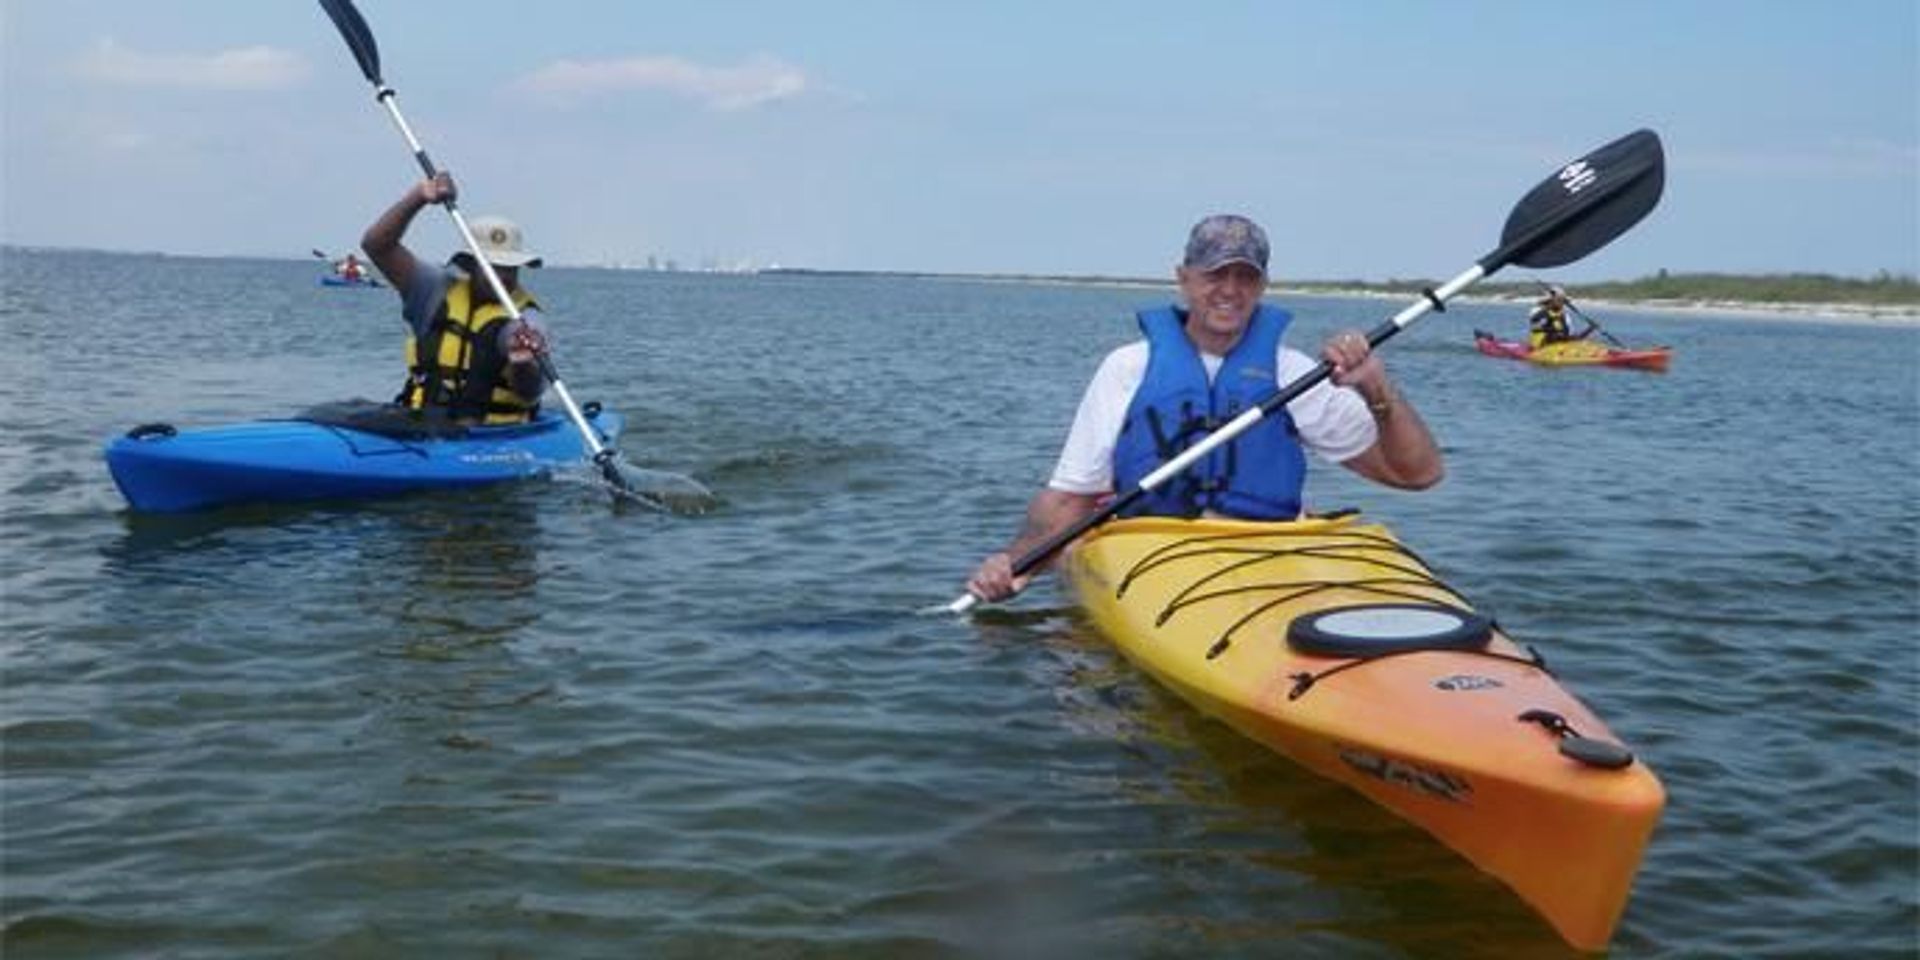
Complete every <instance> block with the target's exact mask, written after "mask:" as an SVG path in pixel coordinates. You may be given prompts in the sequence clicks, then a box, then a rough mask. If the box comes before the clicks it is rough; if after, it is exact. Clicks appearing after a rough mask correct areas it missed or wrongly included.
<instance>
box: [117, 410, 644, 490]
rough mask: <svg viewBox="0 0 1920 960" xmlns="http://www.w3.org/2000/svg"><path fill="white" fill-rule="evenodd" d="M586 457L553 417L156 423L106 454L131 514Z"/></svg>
mask: <svg viewBox="0 0 1920 960" xmlns="http://www.w3.org/2000/svg"><path fill="white" fill-rule="evenodd" d="M366 406H367V407H370V408H376V409H377V408H387V409H392V410H398V408H391V407H389V405H386V404H368V405H366ZM585 413H586V416H587V421H588V423H589V425H591V426H592V427H593V428H594V429H595V430H596V431H597V432H598V434H599V440H600V442H601V444H602V445H606V446H611V445H612V443H613V440H614V438H615V437H616V436H618V435H619V433H620V428H621V426H622V420H621V417H620V415H619V414H617V413H614V412H612V411H606V410H601V409H600V408H599V405H598V404H588V405H587V407H586V410H585ZM395 420H400V421H401V423H400V424H399V425H397V426H396V425H394V421H395ZM586 456H587V449H586V444H585V442H584V441H583V440H582V438H581V436H580V431H579V430H578V429H577V428H576V427H575V426H574V425H573V422H572V421H571V420H569V419H567V418H566V416H564V415H562V414H560V413H557V412H553V411H543V412H541V413H540V414H539V415H538V416H537V417H536V418H535V419H534V420H533V421H532V422H530V423H524V424H513V425H506V426H494V427H481V426H472V427H457V426H451V425H440V426H439V427H436V428H433V429H428V428H426V427H425V426H421V425H417V424H416V426H415V427H414V428H413V429H411V430H409V429H405V421H404V417H400V416H395V415H388V416H386V417H385V423H382V422H381V421H380V420H379V419H377V418H376V417H373V416H368V415H366V414H365V413H364V412H361V413H359V414H355V415H353V416H339V417H322V418H320V419H289V420H256V421H252V422H248V423H239V424H231V425H227V426H216V427H203V428H193V429H175V428H174V427H173V426H171V425H169V424H164V423H158V424H146V425H144V426H140V427H136V428H134V429H133V430H130V431H128V432H127V434H126V435H125V436H121V437H117V438H115V439H114V440H112V441H110V442H109V443H108V444H107V448H106V458H107V468H108V470H109V471H110V472H111V473H112V474H113V481H114V483H115V484H116V485H118V486H119V488H120V492H121V493H122V494H124V495H125V496H126V498H127V503H128V504H129V505H131V506H132V507H133V509H134V510H136V511H139V512H142V513H181V512H186V511H191V510H205V509H210V508H213V507H220V506H227V505H231V504H240V503H262V502H284V501H297V500H322V499H343V498H362V497H381V496H390V495H393V494H401V493H410V492H414V491H419V490H434V489H454V488H461V487H471V486H476V485H480V484H489V483H499V482H501V481H505V480H517V479H520V478H523V477H531V476H536V475H539V474H543V473H546V472H548V471H550V470H552V469H554V468H556V467H559V466H563V465H566V464H570V463H575V462H579V461H582V460H583V459H584V458H585V457H586Z"/></svg>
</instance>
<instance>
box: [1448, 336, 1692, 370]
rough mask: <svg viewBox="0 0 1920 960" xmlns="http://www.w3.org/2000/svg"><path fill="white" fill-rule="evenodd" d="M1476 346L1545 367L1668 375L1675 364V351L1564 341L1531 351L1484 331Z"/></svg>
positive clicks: (1485, 352) (1476, 339)
mask: <svg viewBox="0 0 1920 960" xmlns="http://www.w3.org/2000/svg"><path fill="white" fill-rule="evenodd" d="M1473 345H1474V347H1476V348H1477V349H1479V351H1480V352H1481V353H1484V354H1486V355H1487V356H1489V357H1505V358H1506V359H1509V360H1525V361H1527V362H1528V363H1535V364H1539V365H1540V366H1543V367H1631V368H1633V369H1636V370H1651V371H1654V372H1656V373H1665V372H1666V370H1667V366H1668V365H1669V364H1671V363H1672V362H1673V348H1672V347H1643V348H1639V349H1625V350H1623V349H1619V348H1615V347H1608V346H1605V345H1602V344H1598V343H1594V342H1593V341H1591V340H1562V341H1560V342H1558V343H1549V344H1546V345H1544V346H1539V347H1530V346H1528V345H1527V344H1524V343H1521V342H1519V341H1515V340H1502V339H1500V338H1499V337H1496V336H1494V335H1493V334H1491V333H1488V332H1486V331H1484V330H1476V331H1474V334H1473Z"/></svg>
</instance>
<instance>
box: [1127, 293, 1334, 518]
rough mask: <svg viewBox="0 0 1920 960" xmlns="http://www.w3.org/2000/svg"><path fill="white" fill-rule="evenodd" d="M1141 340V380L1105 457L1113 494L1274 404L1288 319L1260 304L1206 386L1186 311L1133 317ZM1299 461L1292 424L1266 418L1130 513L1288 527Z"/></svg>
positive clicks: (1301, 470)
mask: <svg viewBox="0 0 1920 960" xmlns="http://www.w3.org/2000/svg"><path fill="white" fill-rule="evenodd" d="M1139 318H1140V330H1141V331H1142V332H1143V333H1145V334H1146V335H1147V372H1146V376H1145V377H1143V378H1142V379H1141V381H1140V388H1139V390H1137V391H1136V392H1135V393H1134V395H1133V402H1132V404H1130V405H1129V406H1128V407H1127V419H1126V422H1125V424H1124V425H1123V426H1122V427H1121V428H1120V439H1119V441H1118V442H1117V443H1116V444H1115V445H1114V449H1113V482H1114V489H1115V490H1117V491H1119V492H1120V493H1122V494H1124V493H1127V492H1129V491H1131V490H1133V489H1134V488H1135V487H1137V486H1139V485H1140V481H1141V480H1142V479H1144V478H1145V477H1146V476H1147V474H1149V473H1152V472H1153V471H1154V470H1156V469H1158V468H1159V467H1160V466H1161V465H1162V464H1164V463H1166V462H1167V461H1168V460H1171V459H1173V458H1174V457H1175V456H1177V455H1179V454H1180V453H1181V452H1182V451H1184V450H1186V449H1187V448H1188V447H1190V446H1193V445H1194V444H1195V443H1198V442H1199V441H1200V440H1201V439H1203V438H1205V437H1206V436H1207V434H1209V433H1212V432H1213V431H1214V430H1216V429H1218V428H1219V427H1221V426H1224V425H1225V424H1226V423H1227V422H1228V421H1230V420H1232V419H1233V418H1234V417H1236V416H1239V415H1240V414H1241V413H1242V412H1244V411H1245V410H1246V409H1247V408H1249V407H1255V406H1259V404H1260V401H1262V400H1265V399H1267V398H1268V397H1271V396H1273V394H1274V391H1275V390H1276V389H1278V387H1277V386H1276V375H1277V371H1275V370H1274V368H1273V365H1274V362H1275V359H1276V357H1277V354H1278V351H1279V347H1280V335H1281V333H1282V332H1284V331H1285V330H1286V328H1287V322H1288V321H1290V320H1292V319H1293V315H1292V314H1289V313H1288V312H1286V311H1285V310H1281V309H1279V308H1277V307H1269V306H1266V305H1262V306H1260V307H1259V308H1258V309H1256V310H1255V311H1254V313H1253V318H1252V319H1251V320H1250V321H1248V323H1247V329H1246V331H1245V332H1244V333H1242V334H1241V335H1240V342H1239V343H1238V344H1236V345H1234V348H1233V351H1232V352H1230V353H1228V354H1227V357H1226V360H1225V361H1224V362H1223V363H1221V365H1220V373H1219V375H1218V376H1216V377H1215V379H1214V381H1213V383H1212V384H1211V385H1209V384H1208V383H1207V370H1206V367H1205V366H1204V365H1203V364H1202V363H1201V360H1200V351H1199V350H1197V349H1196V348H1195V347H1194V345H1193V341H1191V340H1189V339H1187V333H1186V319H1187V312H1186V311H1184V310H1180V309H1178V308H1172V307H1161V308H1159V309H1155V310H1143V311H1141V312H1140V314H1139ZM1306 476H1307V458H1306V453H1305V451H1303V450H1302V449H1301V448H1300V441H1299V439H1298V430H1297V429H1296V428H1295V427H1294V424H1293V417H1292V416H1290V415H1289V414H1288V413H1287V412H1286V410H1285V409H1284V408H1282V409H1281V410H1280V411H1279V412H1277V413H1271V414H1268V415H1267V416H1266V417H1264V418H1263V419H1261V420H1260V422H1258V423H1256V424H1254V425H1253V427H1252V428H1251V429H1249V430H1247V431H1246V432H1245V433H1242V434H1241V435H1240V436H1238V437H1235V438H1234V439H1233V442H1231V443H1228V444H1226V445H1224V446H1222V447H1220V448H1219V449H1217V450H1215V451H1213V452H1212V453H1209V454H1207V455H1206V456H1205V457H1204V458H1202V459H1201V460H1200V461H1199V462H1198V463H1195V464H1194V465H1193V466H1191V467H1189V468H1187V470H1185V471H1184V472H1182V473H1181V474H1180V475H1178V476H1175V477H1172V478H1170V479H1168V480H1167V481H1166V482H1164V483H1162V484H1161V485H1160V487H1159V489H1157V490H1152V491H1149V492H1148V493H1146V494H1145V495H1144V496H1142V497H1141V498H1140V499H1139V500H1138V501H1136V503H1135V504H1134V506H1133V507H1132V508H1130V509H1129V510H1128V511H1127V512H1128V513H1129V514H1133V515H1140V514H1146V515H1151V516H1168V517H1194V516H1199V515H1200V513H1201V512H1202V511H1205V510H1212V511H1213V512H1215V513H1220V514H1225V515H1227V516H1230V517H1241V518H1244V519H1249V520H1292V519H1294V518H1295V517H1298V516H1299V515H1300V490H1301V487H1302V485H1303V484H1304V483H1305V481H1306Z"/></svg>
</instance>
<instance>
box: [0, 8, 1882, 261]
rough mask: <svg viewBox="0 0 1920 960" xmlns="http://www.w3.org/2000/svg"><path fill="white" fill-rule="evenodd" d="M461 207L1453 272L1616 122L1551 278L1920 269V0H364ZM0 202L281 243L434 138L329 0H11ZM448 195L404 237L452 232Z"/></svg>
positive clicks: (68, 237) (308, 238) (331, 221)
mask: <svg viewBox="0 0 1920 960" xmlns="http://www.w3.org/2000/svg"><path fill="white" fill-rule="evenodd" d="M358 5H359V8H360V10H361V12H362V13H363V14H364V15H365V16H366V18H367V20H368V22H369V24H370V25H371V27H372V29H373V32H374V35H375V36H376V38H377V39H378V41H379V44H380V50H381V55H382V63H383V67H384V73H385V75H386V80H387V82H388V83H390V84H391V85H393V87H394V88H395V89H396V90H397V91H398V92H399V101H398V102H399V104H400V106H401V109H402V110H403V112H404V113H405V114H406V117H407V119H408V121H409V122H410V123H411V124H412V125H413V127H414V129H415V131H416V133H418V135H419V136H420V137H421V139H422V140H423V141H424V142H425V144H426V146H427V148H428V150H429V151H430V152H431V153H432V155H433V156H434V158H435V159H436V160H438V161H439V162H441V163H442V164H443V165H444V166H446V167H448V168H450V169H452V170H453V171H454V173H455V175H456V176H457V177H459V178H460V181H461V184H462V186H463V189H464V195H463V198H462V205H463V207H464V209H466V210H467V212H468V213H469V214H481V213H502V214H506V215H508V216H512V217H514V218H515V219H517V220H519V221H520V222H521V224H522V225H523V226H524V227H525V229H526V232H527V236H528V240H529V243H530V244H532V245H533V246H535V247H536V248H538V249H539V250H541V251H542V252H544V253H546V254H548V255H549V257H550V259H552V260H554V261H557V262H571V263H592V262H613V261H628V262H632V261H644V260H645V259H646V258H647V256H649V255H656V256H660V257H672V258H675V259H677V260H679V261H680V262H682V263H684V264H687V265H698V264H700V263H702V262H703V261H706V260H709V259H712V260H717V261H722V262H737V261H751V262H753V263H756V264H760V265H766V264H771V263H778V264H782V265H788V266H805V267H817V268H829V269H883V270H926V271H939V272H1022V273H1063V274H1107V275H1128V276H1164V275H1166V274H1167V273H1168V272H1169V271H1170V269H1171V266H1172V263H1173V262H1174V260H1175V259H1176V258H1177V257H1178V255H1179V249H1180V245H1181V243H1182V241H1183V239H1184V236H1185V233H1186V230H1187V228H1188V226H1190V225H1191V224H1192V222H1193V221H1194V220H1196V219H1198V218H1199V217H1200V216H1202V215H1205V214H1208V213H1213V212H1218V211H1238V212H1243V213H1246V214H1249V215H1251V216H1253V217H1254V218H1256V219H1258V220H1259V221H1261V222H1262V223H1263V224H1264V225H1265V226H1266V227H1267V228H1268V231H1269V233H1270V234H1271V235H1272V238H1273V242H1274V251H1275V252H1274V265H1273V272H1274V274H1275V275H1276V277H1278V278H1281V279H1285V278H1289V277H1292V278H1302V279H1342V278H1364V279H1385V278H1389V277H1413V276H1428V277H1444V276H1451V275H1452V274H1454V273H1455V272H1457V271H1458V270H1460V269H1462V268H1463V267H1465V266H1466V265H1467V264H1469V263H1470V262H1472V261H1473V260H1474V259H1476V258H1477V257H1479V256H1480V255H1482V254H1484V253H1486V252H1487V251H1488V250H1490V249H1491V248H1492V247H1493V246H1494V245H1495V242H1496V240H1497V237H1498V232H1499V229H1500V225H1501V223H1502V222H1503V221H1504V220H1505V218H1506V214H1507V212H1508V210H1509V209H1511V207H1512V205H1513V204H1514V203H1515V202H1516V201H1517V200H1518V199H1519V198H1520V197H1521V196H1522V195H1523V194H1524V193H1525V192H1526V191H1527V190H1528V189H1529V188H1530V187H1532V186H1533V185H1534V184H1535V183H1537V182H1538V181H1539V180H1541V179H1543V178H1544V177H1546V176H1547V175H1548V174H1549V173H1551V172H1552V171H1553V170H1554V169H1555V168H1556V167H1557V166H1558V165H1560V164H1561V163H1563V162H1565V161H1566V160H1569V159H1571V158H1573V157H1575V156H1578V155H1580V154H1582V153H1584V152H1586V151H1587V150H1589V149H1591V148H1593V147H1595V146H1598V145H1599V144H1601V143H1603V142H1606V141H1608V140H1611V139H1612V138H1614V137H1616V136H1618V135H1621V134H1624V133H1626V132H1628V131H1630V130H1633V129H1636V128H1638V127H1643V126H1645V127H1651V128H1653V129H1655V130H1657V131H1658V132H1659V133H1660V134H1661V136H1662V138H1663V140H1664V141H1665V144H1666V148H1667V153H1668V163H1669V166H1668V174H1667V176H1668V185H1667V195H1666V198H1665V200H1663V201H1662V204H1661V206H1660V208H1659V209H1657V210H1655V211H1654V213H1653V214H1652V216H1651V217H1650V218H1649V219H1648V220H1647V221H1646V222H1645V223H1643V224H1642V225H1641V226H1640V227H1638V228H1636V229H1635V230H1634V231H1633V232H1631V233H1629V234H1627V235H1626V236H1625V237H1623V238H1622V239H1621V240H1619V241H1617V242H1616V243H1615V244H1614V245H1613V246H1611V247H1609V248H1608V249H1606V250H1604V251H1601V252H1600V253H1599V254H1596V255H1595V256H1593V257H1591V258H1589V259H1588V260H1586V261H1583V262H1582V263H1579V264H1576V265H1573V266H1571V267H1567V268H1563V269H1562V270H1560V271H1558V272H1556V274H1555V275H1556V276H1559V277H1563V278H1566V279H1575V280H1578V279H1598V278H1616V277H1617V278H1625V277H1633V276H1639V275H1642V274H1645V273H1650V272H1652V271H1654V270H1658V269H1661V268H1666V269H1669V270H1674V271H1683V270H1724V271H1736V272H1759V271H1786V270H1813V271H1822V272H1831V273H1841V274H1850V275H1866V274H1871V273H1874V272H1876V271H1879V270H1883V269H1885V270H1892V271H1895V272H1906V273H1914V272H1920V134H1917V130H1916V128H1917V127H1920V15H1917V13H1916V11H1917V10H1920V3H1916V2H1915V0H1820V2H1805V0H1780V2H1770V3H1759V2H1751V3H1750V2H1722V0H1669V2H1654V0H1625V2H1614V3H1587V4H1578V5H1576V4H1543V3H1538V2H1533V3H1526V2H1492V0H1488V2H1472V0H1468V2H1458V3H1439V2H1432V3H1415V2H1389V0H1355V2H1339V3H1336V2H1333V0H1325V2H1319V3H1292V2H1282V0H1274V2H1217V3H1212V4H1206V5H1198V6H1196V5H1192V4H1169V3H1165V2H1158V3H1145V2H1130V0H1105V2H1077V0H1075V2H1065V0H1063V2H999V0H978V2H966V3H946V4H939V3H919V2H907V0H898V2H880V0H868V2H853V0H817V2H812V3H779V2H759V3H747V2H727V0H713V2H709V3H698V4H695V3H677V4H671V5H667V4H657V3H641V2H613V0H548V2H546V3H542V4H530V3H525V2H519V3H503V2H494V0H467V2H462V3H443V2H437V0H408V2H405V3H401V2H399V0H358ZM0 43H4V55H3V56H0V97H3V98H4V102H3V103H0V107H3V108H4V110H3V112H4V117H3V118H0V123H3V124H4V133H5V137H4V141H5V145H4V154H3V155H0V188H3V192H0V239H4V241H5V242H8V243H14V244H26V245H51V246H83V247H100V248H108V249H127V250H160V251H166V252H172V253H183V254H241V255H265V256H286V257H303V256H307V255H308V254H307V251H308V250H309V249H311V248H315V247H318V248H321V249H326V250H329V251H333V250H343V249H345V248H346V247H347V246H348V245H350V244H352V243H354V242H355V241H356V240H357V238H358V236H359V233H360V230H361V229H362V228H363V227H364V226H365V225H366V223H367V222H368V221H370V220H371V219H372V218H373V217H374V216H375V215H376V214H378V213H379V212H380V211H381V210H382V209H384V208H385V207H386V205H387V204H389V203H390V202H391V201H392V200H393V199H394V198H395V197H397V196H398V195H399V194H400V193H401V192H402V191H403V190H405V189H406V187H407V185H408V184H409V183H410V182H411V181H412V180H413V179H414V177H415V175H416V171H415V168H414V167H413V165H412V162H411V159H410V158H409V157H408V155H407V153H406V151H405V149H404V146H403V144H402V141H401V139H400V137H399V135H398V134H397V133H396V132H395V131H394V129H393V127H392V126H391V124H390V123H389V121H388V120H387V119H386V116H385V114H384V112H383V111H381V110H380V109H379V108H378V107H377V106H376V105H375V104H374V102H373V99H372V97H371V91H370V88H369V86H368V85H367V83H366V81H365V80H364V79H363V78H362V77H361V76H360V73H359V71H358V69H357V68H356V67H355V65H354V63H353V61H352V59H351V58H350V56H349V55H348V53H347V50H346V47H345V45H344V44H343V43H342V42H341V40H340V38H339V36H338V34H337V33H336V32H335V31H334V29H333V26H332V24H331V23H330V22H329V21H328V20H327V19H326V17H325V15H324V14H323V13H322V12H321V10H320V9H319V7H318V5H317V3H314V2H311V0H279V2H269V0H177V2H172V3H155V2H151V0H9V2H7V3H5V4H4V5H0ZM444 219H445V218H444V217H436V216H433V215H432V214H431V213H430V214H428V215H427V216H426V217H425V218H423V220H422V221H421V222H420V224H419V226H417V227H416V228H415V234H414V236H413V237H412V238H411V239H412V242H413V243H414V245H415V246H416V248H417V249H420V250H421V251H422V252H423V253H426V252H433V253H439V252H444V251H446V250H450V249H451V248H452V245H453V244H454V243H455V239H454V236H453V233H452V231H451V229H450V228H448V227H446V226H445V224H444V222H443V221H444Z"/></svg>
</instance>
